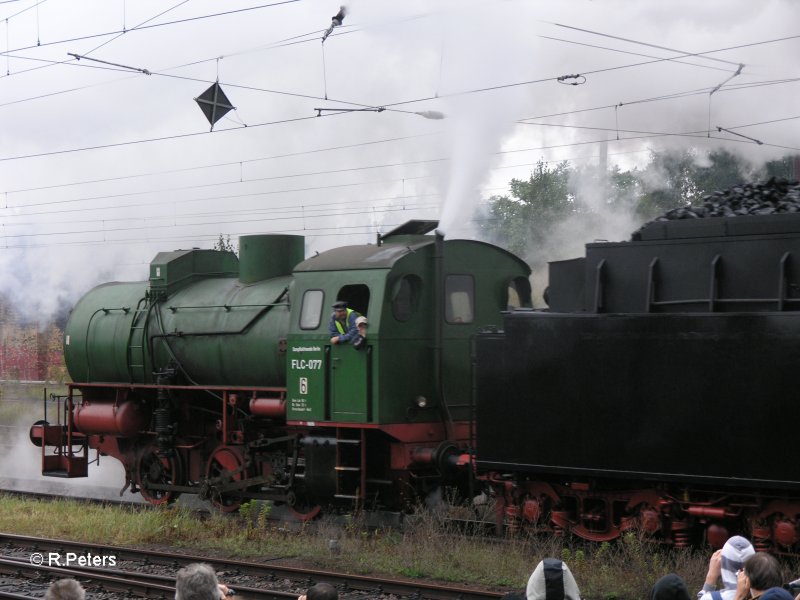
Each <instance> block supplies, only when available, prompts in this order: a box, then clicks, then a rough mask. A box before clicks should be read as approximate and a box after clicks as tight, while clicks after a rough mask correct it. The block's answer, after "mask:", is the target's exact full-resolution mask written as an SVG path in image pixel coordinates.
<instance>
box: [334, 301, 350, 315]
mask: <svg viewBox="0 0 800 600" xmlns="http://www.w3.org/2000/svg"><path fill="white" fill-rule="evenodd" d="M333 312H335V313H337V314H342V313H345V312H347V302H345V301H344V300H339V301H338V302H334V303H333Z"/></svg>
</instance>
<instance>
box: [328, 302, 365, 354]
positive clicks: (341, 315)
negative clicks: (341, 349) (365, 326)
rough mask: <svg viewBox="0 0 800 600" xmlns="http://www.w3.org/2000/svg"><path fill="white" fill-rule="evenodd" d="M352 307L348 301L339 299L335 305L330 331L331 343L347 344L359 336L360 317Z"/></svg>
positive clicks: (329, 326)
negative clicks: (357, 321)
mask: <svg viewBox="0 0 800 600" xmlns="http://www.w3.org/2000/svg"><path fill="white" fill-rule="evenodd" d="M360 316H361V315H359V314H358V313H357V312H356V311H354V310H353V309H352V308H347V302H345V301H344V300H339V301H338V302H335V303H334V305H333V314H332V315H331V322H330V324H329V325H328V331H329V332H330V334H331V344H347V343H349V342H351V341H353V340H354V339H355V338H356V336H358V327H357V326H356V319H358V317H360Z"/></svg>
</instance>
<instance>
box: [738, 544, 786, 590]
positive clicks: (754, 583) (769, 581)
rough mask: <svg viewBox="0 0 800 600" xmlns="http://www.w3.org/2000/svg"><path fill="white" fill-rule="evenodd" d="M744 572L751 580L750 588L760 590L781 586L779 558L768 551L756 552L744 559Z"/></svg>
mask: <svg viewBox="0 0 800 600" xmlns="http://www.w3.org/2000/svg"><path fill="white" fill-rule="evenodd" d="M744 574H745V575H747V578H748V579H749V580H750V589H752V590H758V591H760V592H763V591H765V590H768V589H770V588H773V587H780V585H781V583H782V581H781V566H780V564H778V560H777V559H776V558H775V557H774V556H772V555H771V554H767V553H766V552H756V553H755V554H753V556H751V557H750V558H748V559H747V560H746V561H744Z"/></svg>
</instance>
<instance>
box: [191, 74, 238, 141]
mask: <svg viewBox="0 0 800 600" xmlns="http://www.w3.org/2000/svg"><path fill="white" fill-rule="evenodd" d="M194 101H195V102H197V105H198V106H199V107H200V110H202V111H203V114H204V115H205V116H206V119H208V122H209V123H211V130H212V131H213V130H214V124H215V123H216V122H217V121H219V120H220V119H221V118H222V117H224V116H225V115H226V114H228V111H231V110H233V108H234V107H233V106H231V101H230V100H228V97H227V96H226V95H225V92H223V91H222V88H221V87H220V85H219V82H217V83H214V85H212V86H211V87H210V88H208V89H207V90H206V91H205V92H203V93H202V94H200V96H198V97H197V98H195V99H194Z"/></svg>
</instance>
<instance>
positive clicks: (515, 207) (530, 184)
mask: <svg viewBox="0 0 800 600" xmlns="http://www.w3.org/2000/svg"><path fill="white" fill-rule="evenodd" d="M570 172H571V169H570V167H569V164H568V163H567V162H561V163H558V164H557V165H555V166H554V167H551V166H550V165H548V164H547V163H545V162H544V161H543V160H540V161H539V162H537V163H536V166H535V167H534V170H533V172H531V176H530V178H529V179H528V180H527V181H523V180H520V179H512V180H511V183H510V184H509V185H510V187H511V195H510V196H492V197H491V198H490V199H489V218H488V220H487V221H486V225H485V226H484V230H485V232H486V233H487V234H488V235H489V236H490V237H491V238H492V239H493V240H495V241H496V243H498V244H499V245H500V246H502V247H504V248H506V249H507V250H510V251H511V252H514V253H515V254H518V255H520V256H523V255H524V254H525V248H526V247H527V246H528V245H529V244H531V243H533V244H536V243H537V242H541V241H542V240H543V239H544V237H545V236H546V234H547V232H548V229H549V228H550V227H552V226H553V225H554V224H555V223H558V222H561V221H563V220H564V219H565V218H566V217H567V216H569V215H571V214H574V213H575V212H576V211H577V210H579V207H578V206H577V205H576V203H575V198H574V196H573V195H572V194H571V193H570V192H569V176H570Z"/></svg>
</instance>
